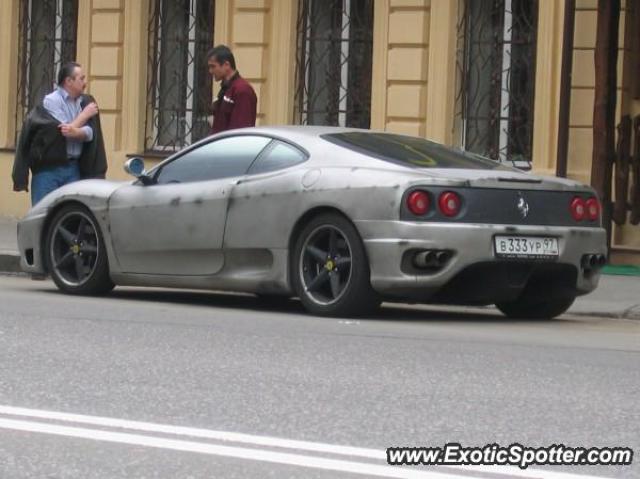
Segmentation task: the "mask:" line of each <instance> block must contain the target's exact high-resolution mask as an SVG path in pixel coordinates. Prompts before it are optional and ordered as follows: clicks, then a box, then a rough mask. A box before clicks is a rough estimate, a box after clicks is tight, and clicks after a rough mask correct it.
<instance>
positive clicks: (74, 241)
mask: <svg viewBox="0 0 640 479" xmlns="http://www.w3.org/2000/svg"><path fill="white" fill-rule="evenodd" d="M45 262H46V264H47V268H48V270H49V273H50V274H51V278H52V279H53V281H54V283H55V284H56V286H57V287H58V288H59V289H60V290H62V291H64V292H65V293H70V294H79V295H100V294H105V293H108V292H109V291H111V290H112V289H113V288H114V286H115V285H114V284H113V282H112V281H111V277H110V276H109V262H108V259H107V251H106V248H105V246H104V240H103V238H102V233H101V232H100V228H99V227H98V223H97V221H96V219H95V218H94V216H93V214H92V213H91V212H90V211H89V210H88V209H87V208H85V207H84V206H80V205H76V204H74V205H69V206H65V207H63V208H62V209H61V210H60V211H58V212H57V213H56V215H55V216H54V217H53V220H52V221H51V223H50V226H49V229H48V231H47V236H46V241H45Z"/></svg>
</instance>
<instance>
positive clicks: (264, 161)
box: [249, 141, 307, 175]
mask: <svg viewBox="0 0 640 479" xmlns="http://www.w3.org/2000/svg"><path fill="white" fill-rule="evenodd" d="M306 159H307V156H306V155H305V154H304V153H303V152H302V151H300V150H298V149H297V148H295V147H293V146H291V145H287V144H286V143H282V142H280V141H274V142H273V145H272V146H271V147H270V148H269V151H267V152H266V153H265V154H264V155H262V156H261V157H260V158H258V159H257V160H256V161H255V162H254V163H253V165H251V169H250V170H249V174H252V175H253V174H257V173H267V172H269V171H275V170H281V169H283V168H288V167H290V166H293V165H296V164H298V163H302V162H303V161H305V160H306Z"/></svg>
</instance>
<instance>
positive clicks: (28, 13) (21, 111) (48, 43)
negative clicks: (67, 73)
mask: <svg viewBox="0 0 640 479" xmlns="http://www.w3.org/2000/svg"><path fill="white" fill-rule="evenodd" d="M19 9H20V11H19V16H18V30H19V32H20V41H19V47H18V49H19V50H18V59H19V60H18V61H19V64H18V94H17V95H16V101H17V104H16V135H17V132H18V130H19V129H20V128H21V126H22V121H23V120H24V118H25V116H26V114H27V112H29V110H31V109H32V108H33V107H34V106H36V105H37V104H38V103H40V102H41V101H42V99H43V98H44V96H45V95H46V94H48V93H51V92H52V91H53V90H54V89H55V87H56V81H57V75H58V70H59V69H60V66H61V65H62V64H63V63H65V62H68V61H75V60H76V35H77V27H78V0H21V1H20V4H19Z"/></svg>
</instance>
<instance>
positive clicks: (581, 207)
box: [570, 196, 587, 221]
mask: <svg viewBox="0 0 640 479" xmlns="http://www.w3.org/2000/svg"><path fill="white" fill-rule="evenodd" d="M570 209H571V216H573V219H574V220H576V221H582V220H583V219H584V218H585V215H586V213H587V210H586V206H585V204H584V200H583V199H582V198H580V197H579V196H576V197H575V198H574V199H572V200H571V206H570Z"/></svg>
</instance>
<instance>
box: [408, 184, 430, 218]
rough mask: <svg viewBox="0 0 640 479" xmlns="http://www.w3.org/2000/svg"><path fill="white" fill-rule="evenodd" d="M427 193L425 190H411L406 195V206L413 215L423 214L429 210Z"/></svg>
mask: <svg viewBox="0 0 640 479" xmlns="http://www.w3.org/2000/svg"><path fill="white" fill-rule="evenodd" d="M429 203H430V201H429V194H428V193H426V192H425V191H420V190H418V191H413V192H411V194H409V196H408V197H407V208H409V211H411V213H413V214H414V215H418V216H420V215H423V214H425V213H426V212H427V211H429Z"/></svg>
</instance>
